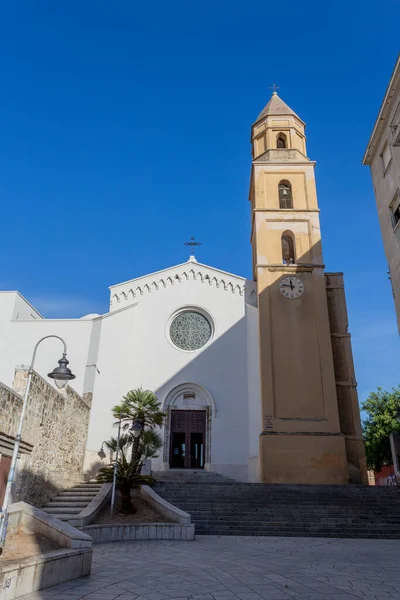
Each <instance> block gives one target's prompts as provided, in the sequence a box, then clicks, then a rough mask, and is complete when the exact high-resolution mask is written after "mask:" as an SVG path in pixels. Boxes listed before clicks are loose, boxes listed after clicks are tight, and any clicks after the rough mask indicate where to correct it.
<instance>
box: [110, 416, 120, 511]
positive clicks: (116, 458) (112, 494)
mask: <svg viewBox="0 0 400 600" xmlns="http://www.w3.org/2000/svg"><path fill="white" fill-rule="evenodd" d="M120 437H121V417H120V418H119V422H118V435H117V449H116V452H115V463H114V471H113V482H112V491H111V507H110V517H112V516H113V513H114V504H115V488H116V486H117V469H118V453H119V439H120Z"/></svg>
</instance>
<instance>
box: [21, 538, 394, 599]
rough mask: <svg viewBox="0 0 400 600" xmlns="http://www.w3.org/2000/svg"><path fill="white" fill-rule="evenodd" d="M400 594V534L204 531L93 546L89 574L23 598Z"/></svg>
mask: <svg viewBox="0 0 400 600" xmlns="http://www.w3.org/2000/svg"><path fill="white" fill-rule="evenodd" d="M50 598H51V600H80V599H81V598H85V600H113V599H115V598H118V600H174V599H176V600H178V599H179V600H189V599H190V600H192V599H193V600H238V599H239V600H259V599H260V598H263V599H266V600H288V598H298V599H299V600H333V599H334V600H350V599H352V600H354V599H355V598H362V599H363V600H370V599H376V600H381V599H382V600H383V599H388V598H398V599H400V540H352V539H318V538H274V537H218V536H215V537H212V536H203V537H201V536H200V537H198V538H197V539H196V541H194V542H169V541H165V542H163V541H160V542H157V541H154V542H122V543H117V544H99V545H96V546H95V548H94V558H93V568H92V574H91V576H90V577H84V578H81V579H76V580H74V581H69V582H67V583H62V584H60V585H57V586H55V587H52V588H49V589H47V590H41V591H40V592H36V593H34V594H28V595H27V596H24V600H47V599H50Z"/></svg>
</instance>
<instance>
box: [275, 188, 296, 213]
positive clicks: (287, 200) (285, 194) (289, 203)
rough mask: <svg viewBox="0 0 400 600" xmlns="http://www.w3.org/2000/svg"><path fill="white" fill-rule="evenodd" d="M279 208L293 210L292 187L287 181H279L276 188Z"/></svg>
mask: <svg viewBox="0 0 400 600" xmlns="http://www.w3.org/2000/svg"><path fill="white" fill-rule="evenodd" d="M278 191H279V208H283V209H288V208H293V198H292V186H291V185H290V183H289V181H281V182H280V184H279V186H278Z"/></svg>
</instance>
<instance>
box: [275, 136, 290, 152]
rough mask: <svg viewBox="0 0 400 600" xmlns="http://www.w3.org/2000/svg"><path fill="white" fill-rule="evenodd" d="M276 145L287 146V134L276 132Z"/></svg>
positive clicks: (278, 146) (279, 146)
mask: <svg viewBox="0 0 400 600" xmlns="http://www.w3.org/2000/svg"><path fill="white" fill-rule="evenodd" d="M276 147H277V148H287V147H288V145H287V136H286V133H278V135H277V137H276Z"/></svg>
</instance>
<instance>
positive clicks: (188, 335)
mask: <svg viewBox="0 0 400 600" xmlns="http://www.w3.org/2000/svg"><path fill="white" fill-rule="evenodd" d="M211 334H212V328H211V323H210V321H208V319H206V317H204V316H203V315H202V314H200V313H198V312H194V311H189V310H188V311H185V312H181V313H179V315H177V316H176V317H175V318H174V319H173V320H172V323H171V327H170V330H169V335H170V338H171V340H172V342H173V343H174V344H175V346H177V347H178V348H181V349H182V350H198V349H199V348H202V347H203V346H205V345H206V344H207V342H208V340H209V339H210V338H211Z"/></svg>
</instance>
